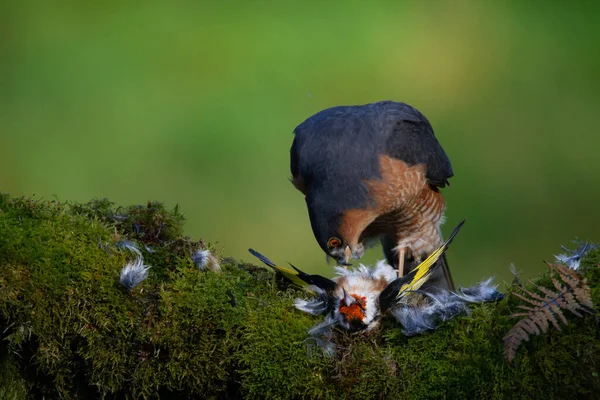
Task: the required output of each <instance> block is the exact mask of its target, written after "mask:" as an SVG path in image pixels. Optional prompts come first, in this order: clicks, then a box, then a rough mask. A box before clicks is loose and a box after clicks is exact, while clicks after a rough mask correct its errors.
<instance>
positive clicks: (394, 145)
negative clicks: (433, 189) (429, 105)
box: [386, 104, 454, 187]
mask: <svg viewBox="0 0 600 400" xmlns="http://www.w3.org/2000/svg"><path fill="white" fill-rule="evenodd" d="M403 106H404V107H402V109H400V110H398V112H397V113H394V114H395V115H394V118H393V120H392V121H388V124H389V125H391V126H389V127H388V129H391V132H390V133H389V136H388V138H387V143H386V150H387V154H388V155H390V156H391V157H394V158H397V159H399V160H402V161H404V162H406V163H407V164H409V165H415V164H425V165H426V166H427V173H426V177H427V179H428V180H429V183H430V184H432V185H434V186H437V187H445V186H446V185H448V184H449V183H448V179H450V178H451V177H452V176H453V175H454V173H453V172H452V166H451V164H450V160H449V159H448V156H447V155H446V152H445V151H444V149H442V146H441V145H440V143H439V142H438V141H437V139H436V137H435V135H434V134H433V128H432V127H431V124H430V123H429V121H428V120H427V118H425V116H424V115H423V114H421V113H420V112H419V111H417V110H416V109H414V108H412V107H410V106H408V105H405V104H404V105H403Z"/></svg>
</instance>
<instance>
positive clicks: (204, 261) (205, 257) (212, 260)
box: [191, 249, 221, 272]
mask: <svg viewBox="0 0 600 400" xmlns="http://www.w3.org/2000/svg"><path fill="white" fill-rule="evenodd" d="M191 258H192V262H193V263H194V264H195V265H196V266H197V267H198V268H199V269H200V270H202V271H204V270H206V269H208V270H209V271H212V272H221V266H220V265H219V261H218V260H217V258H216V257H215V255H214V254H213V253H212V252H211V251H210V250H208V249H205V250H198V251H196V252H195V253H194V254H192V257H191Z"/></svg>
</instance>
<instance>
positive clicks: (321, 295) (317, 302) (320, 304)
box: [294, 285, 329, 315]
mask: <svg viewBox="0 0 600 400" xmlns="http://www.w3.org/2000/svg"><path fill="white" fill-rule="evenodd" d="M310 288H311V290H312V291H314V292H315V293H316V294H317V296H316V297H313V298H312V299H310V300H304V299H296V300H295V301H294V306H295V307H296V308H297V309H298V310H300V311H304V312H307V313H309V314H312V315H323V314H325V313H326V312H327V311H328V310H329V306H328V298H327V293H326V292H325V291H324V290H323V289H321V288H319V287H317V286H314V285H311V286H310Z"/></svg>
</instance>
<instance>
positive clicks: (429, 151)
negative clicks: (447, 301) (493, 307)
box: [290, 101, 454, 290]
mask: <svg viewBox="0 0 600 400" xmlns="http://www.w3.org/2000/svg"><path fill="white" fill-rule="evenodd" d="M290 169H291V173H292V179H291V181H292V183H293V184H294V186H295V187H296V188H297V189H298V190H299V191H300V192H302V193H303V194H304V196H305V200H306V205H307V208H308V214H309V218H310V222H311V226H312V230H313V233H314V236H315V238H316V240H317V242H318V244H319V246H320V247H321V248H322V249H323V251H324V252H325V253H326V254H327V255H328V256H330V257H333V258H334V259H336V260H337V262H338V263H339V264H341V265H350V260H351V259H352V258H355V259H358V258H361V257H362V256H363V254H364V248H365V244H367V243H370V242H373V241H375V240H380V241H381V244H382V247H383V252H384V255H385V257H386V259H387V262H388V263H389V264H390V265H392V266H394V267H395V268H396V269H398V275H399V276H402V275H404V274H407V273H408V272H410V271H412V270H413V269H414V268H415V267H416V266H417V265H419V263H420V262H421V261H422V260H424V259H426V258H427V257H428V256H429V255H430V254H432V253H433V252H434V251H435V249H437V248H438V247H440V245H441V244H442V242H443V238H442V232H441V228H440V226H441V224H442V222H443V220H444V210H445V207H446V206H445V202H444V198H443V197H442V193H441V192H440V189H441V188H444V187H445V186H446V185H448V184H449V183H448V179H450V178H451V177H452V176H453V172H452V167H451V165H450V160H449V159H448V156H447V155H446V153H445V152H444V150H443V149H442V147H441V145H440V144H439V142H438V141H437V139H436V137H435V136H434V133H433V128H432V127H431V124H430V123H429V121H428V120H427V119H426V118H425V116H423V114H421V113H420V112H419V111H417V110H416V109H415V108H413V107H411V106H409V105H407V104H404V103H399V102H392V101H384V102H378V103H371V104H366V105H360V106H340V107H333V108H329V109H326V110H323V111H320V112H318V113H317V114H315V115H313V116H311V117H310V118H308V119H307V120H306V121H304V122H303V123H301V124H300V125H299V126H298V127H296V129H295V130H294V140H293V143H292V146H291V149H290ZM441 264H442V265H441V268H439V269H438V270H437V271H436V272H435V274H434V276H433V277H432V278H431V280H430V282H429V283H428V285H431V286H432V287H436V288H439V289H446V290H454V283H453V281H452V277H451V275H450V270H449V268H448V264H447V262H446V259H445V257H444V256H442V259H441Z"/></svg>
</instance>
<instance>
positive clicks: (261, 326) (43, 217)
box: [0, 195, 600, 399]
mask: <svg viewBox="0 0 600 400" xmlns="http://www.w3.org/2000/svg"><path fill="white" fill-rule="evenodd" d="M117 210H118V211H117ZM142 210H143V211H142ZM117 215H118V216H120V217H119V218H116V219H115V218H114V216H117ZM121 216H125V217H126V218H128V219H129V220H130V223H129V224H127V225H123V224H120V220H121V219H122V218H121ZM150 220H155V221H166V226H165V225H161V224H158V225H155V224H146V225H145V226H146V229H145V233H146V234H148V233H149V234H150V235H149V236H150V237H152V238H155V237H156V235H155V234H152V232H154V233H156V232H157V231H158V230H159V229H160V232H168V233H167V234H165V235H164V236H160V237H159V238H158V239H153V240H152V244H147V243H148V242H147V241H144V240H142V239H141V238H140V236H138V235H139V231H138V230H137V229H136V228H135V226H139V225H142V224H143V222H147V221H150ZM161 226H162V228H160V227H161ZM181 228H182V221H181V218H180V214H179V213H178V211H177V210H171V211H169V210H168V209H166V208H165V207H164V206H162V205H161V204H159V203H151V204H148V205H147V206H143V207H139V206H138V207H128V208H121V207H115V206H114V205H113V204H111V203H109V202H107V201H93V202H90V203H85V204H69V203H58V202H48V201H40V200H33V199H30V198H11V197H9V196H7V195H0V332H1V333H0V372H2V374H1V375H0V395H7V396H9V397H8V398H15V399H25V398H46V399H54V398H65V399H77V398H81V399H94V398H103V399H113V398H118V399H122V398H166V399H177V398H186V399H189V398H202V399H210V398H249V399H250V398H256V399H271V398H272V399H281V398H294V399H299V398H310V399H339V398H341V397H344V398H356V399H364V398H403V399H427V398H441V397H447V398H486V399H506V398H528V399H537V398H561V399H567V398H574V399H575V398H576V399H581V398H594V396H595V395H596V394H597V393H598V391H600V377H599V376H598V372H597V368H596V365H597V364H598V363H599V362H600V342H599V341H598V340H597V337H598V335H599V334H600V325H599V323H598V319H597V317H596V316H594V315H585V317H584V318H576V317H573V316H570V317H569V324H568V325H567V326H566V327H565V328H564V329H563V330H562V331H556V330H551V331H550V332H549V333H547V334H544V335H541V336H536V337H533V338H531V340H530V342H528V343H525V344H523V345H522V346H521V347H520V348H519V350H518V352H517V357H516V359H515V360H514V361H513V363H512V364H507V363H506V362H505V361H504V359H503V354H502V348H503V343H502V338H503V336H504V334H505V333H506V332H507V330H508V329H509V328H510V326H512V325H513V324H514V320H512V319H510V318H509V315H510V314H512V313H514V312H515V310H516V306H517V305H518V304H519V300H518V299H516V298H515V297H513V296H506V297H505V299H504V300H502V301H500V302H498V303H494V304H483V305H480V306H474V307H473V308H472V311H471V313H470V314H469V315H467V316H458V317H455V318H454V319H453V320H451V321H449V322H446V323H441V324H440V325H439V326H438V327H437V328H436V330H435V331H433V332H427V333H424V334H421V335H417V336H414V337H410V338H409V337H406V336H404V335H403V334H402V333H401V328H400V327H399V326H398V325H397V323H395V322H394V321H392V319H389V318H388V319H384V321H383V324H382V327H381V328H380V329H378V330H376V331H372V332H368V333H356V334H348V333H346V332H341V331H336V332H335V334H334V343H335V345H336V354H335V356H334V357H333V358H325V357H324V356H322V355H321V354H320V353H319V352H318V350H317V351H313V352H308V351H307V350H308V349H307V342H305V339H306V338H307V331H308V329H309V328H310V327H312V326H313V325H314V324H315V322H317V321H319V320H320V319H321V318H319V317H313V316H310V315H308V314H306V313H303V312H301V311H299V310H296V309H295V308H294V306H293V299H294V298H295V297H297V296H305V295H306V294H305V293H302V292H299V291H296V290H293V289H291V288H288V289H281V288H279V287H278V285H277V282H276V280H275V279H274V276H273V274H272V272H271V271H270V270H267V269H266V268H262V267H256V266H253V265H250V264H244V263H238V262H236V261H235V260H233V259H223V260H222V263H221V265H222V268H223V272H222V273H211V272H207V271H200V270H199V269H198V268H197V267H195V266H194V265H193V263H192V261H191V259H190V255H191V254H192V252H193V251H195V250H196V249H197V248H198V247H201V248H206V245H205V244H203V243H201V242H196V241H194V240H192V239H191V238H189V237H182V236H178V234H177V232H181ZM143 237H148V235H144V236H143ZM121 240H136V241H137V242H138V244H140V245H143V244H145V246H143V248H142V246H140V248H141V251H142V252H143V254H144V258H145V260H146V262H147V263H148V264H150V265H151V266H152V268H151V269H150V273H149V276H148V279H147V280H145V281H144V282H142V283H141V284H140V285H139V286H137V287H136V288H135V289H134V290H132V291H131V292H129V291H127V290H125V289H124V288H123V287H122V286H121V285H120V284H119V283H118V280H119V270H120V269H121V267H122V266H123V264H124V263H125V262H126V261H127V259H128V257H130V255H129V254H127V253H126V252H124V251H123V250H119V249H118V246H116V244H117V243H119V241H121ZM181 243H186V244H188V245H189V246H183V245H178V244H181ZM146 246H147V247H146ZM209 247H210V246H209ZM598 262H600V250H596V252H595V253H593V254H590V256H589V257H588V258H587V259H586V260H584V263H583V265H584V271H585V276H586V278H587V279H588V281H589V285H590V286H591V287H592V296H593V301H594V303H595V304H600V292H599V291H598V288H599V287H600V268H599V266H598ZM536 283H537V284H538V285H545V286H546V287H552V286H551V285H552V284H551V282H550V281H549V279H548V277H547V276H541V277H539V278H537V279H536ZM513 288H514V286H509V287H508V288H507V289H508V291H509V292H510V291H512V290H513ZM571 317H572V318H571Z"/></svg>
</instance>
